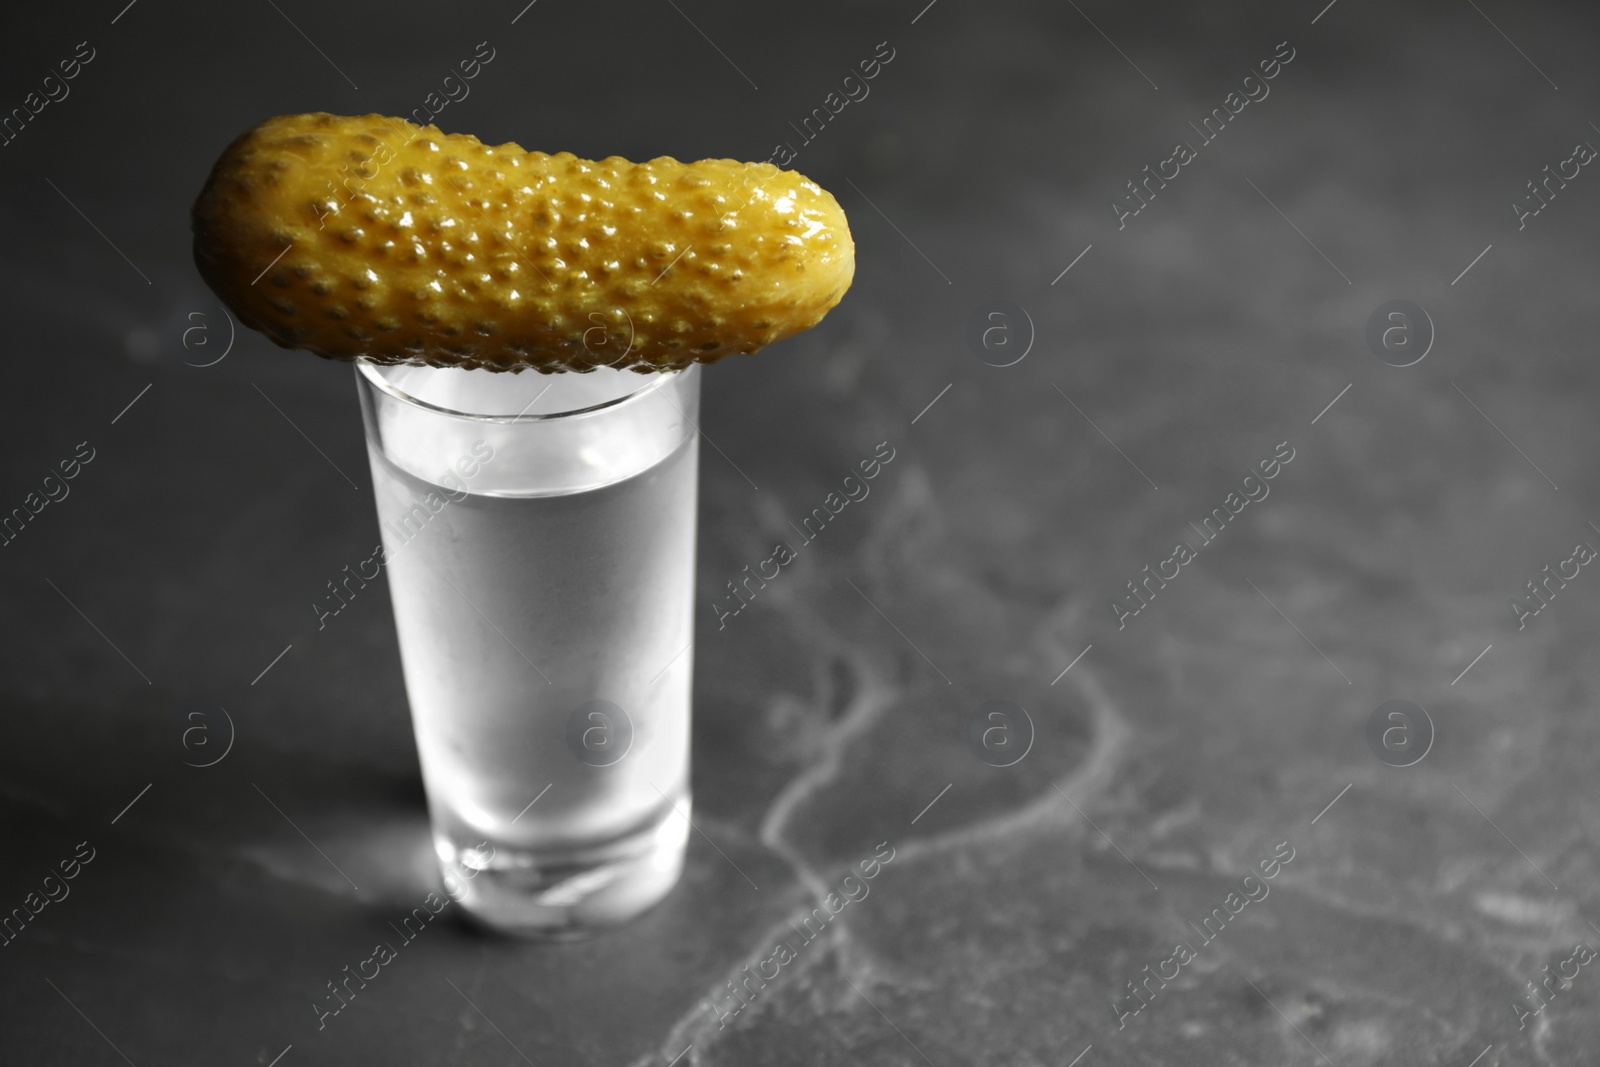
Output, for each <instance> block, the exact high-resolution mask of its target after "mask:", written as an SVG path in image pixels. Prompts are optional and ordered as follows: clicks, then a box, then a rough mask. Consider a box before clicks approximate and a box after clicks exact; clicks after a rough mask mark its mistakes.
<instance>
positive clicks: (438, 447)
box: [356, 362, 700, 936]
mask: <svg viewBox="0 0 1600 1067" xmlns="http://www.w3.org/2000/svg"><path fill="white" fill-rule="evenodd" d="M356 385H357V390H358V392H359V393H360V397H361V411H362V418H363V421H364V423H365V426H366V438H367V452H368V456H369V458H370V460H371V464H372V480H373V486H374V490H375V494H376V497H377V509H378V521H379V524H380V526H381V528H382V537H383V553H382V559H383V562H384V565H385V566H386V567H387V568H388V571H389V590H390V596H391V599H392V600H393V602H394V618H395V629H396V631H397V633H398V636H399V641H400V658H401V664H402V667H403V670H404V674H405V684H406V695H407V698H408V700H409V702H410V705H411V721H412V725H413V728H414V730H415V732H416V739H417V752H418V755H419V757H420V760H421V764H422V775H423V782H424V785H425V786H426V789H427V795H428V808H429V814H430V818H431V824H432V832H433V842H434V848H435V851H436V852H437V853H438V857H439V864H440V867H441V870H442V872H443V875H444V883H445V889H446V890H447V892H449V894H450V896H451V897H452V899H454V900H456V901H457V902H459V903H460V904H462V905H463V906H464V908H465V909H466V910H467V912H468V913H469V914H471V915H473V916H474V917H476V918H477V919H479V920H480V921H481V922H483V923H484V924H486V925H488V926H490V927H493V928H495V929H499V930H504V931H507V932H513V933H524V934H533V935H545V936H560V935H571V934H580V933H583V932H586V931H589V930H593V929H596V928H599V927H604V926H608V925H612V924H615V923H619V922H623V921H625V920H627V919H629V918H631V917H633V916H635V915H637V914H639V913H640V912H642V911H644V910H645V909H647V908H649V907H650V906H651V905H653V904H655V903H656V902H657V901H659V900H660V899H661V898H662V897H664V896H665V895H666V894H667V892H668V891H669V890H670V889H671V888H672V886H673V884H674V883H675V882H676V880H677V878H678V875H679V873H680V871H681V869H682V865H683V853H684V845H685V842H686V840H687V836H688V828H689V825H690V823H689V818H690V803H691V801H690V791H689V724H690V717H689V712H690V704H689V700H690V689H691V680H692V667H693V653H692V650H691V645H692V643H693V623H692V619H691V614H690V609H691V595H692V590H693V586H694V566H695V515H696V501H697V496H698V485H699V476H698V472H699V436H698V433H697V431H696V426H697V424H698V421H697V420H698V410H699V403H700V368H699V367H698V365H696V366H691V367H689V368H688V369H687V370H682V371H674V372H667V373H658V374H651V375H640V374H637V373H632V372H623V371H615V370H610V369H607V368H601V369H597V370H594V371H590V372H587V373H583V374H573V373H568V374H554V375H543V374H538V373H536V372H532V371H528V372H524V373H520V374H509V373H494V372H489V371H484V370H465V369H459V368H444V369H439V368H432V367H419V366H379V365H376V364H372V363H365V362H358V363H357V365H356Z"/></svg>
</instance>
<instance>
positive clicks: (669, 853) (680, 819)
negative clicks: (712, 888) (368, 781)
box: [433, 797, 690, 938]
mask: <svg viewBox="0 0 1600 1067" xmlns="http://www.w3.org/2000/svg"><path fill="white" fill-rule="evenodd" d="M678 803H679V804H680V805H682V810H683V814H680V813H678V812H676V811H674V810H673V809H672V808H671V807H666V808H664V809H663V814H662V817H661V818H660V819H659V820H658V821H657V822H655V823H653V824H651V825H649V826H646V827H644V828H643V829H640V830H637V831H635V832H633V833H631V834H629V835H627V836H626V837H620V838H615V839H613V840H610V841H607V842H604V843H603V844H600V845H594V846H589V847H586V848H583V849H581V850H566V851H562V852H528V851H525V850H519V849H513V848H511V847H510V846H505V845H502V846H493V843H492V842H484V841H483V840H481V839H479V840H477V841H473V842H472V843H470V844H465V843H458V842H455V841H452V840H451V839H450V838H449V837H447V836H442V835H438V834H436V835H435V836H434V842H433V844H434V850H435V851H436V852H437V853H438V854H439V866H440V870H441V871H442V872H443V873H444V883H445V889H446V891H447V892H448V894H449V895H450V897H451V899H452V900H454V901H455V902H456V903H458V904H460V905H461V907H462V908H463V909H464V910H465V911H466V913H467V914H468V915H469V916H470V917H472V918H473V919H475V920H476V921H478V922H479V923H481V924H483V925H484V926H487V927H489V928H490V929H492V930H496V931H498V932H501V933H507V934H516V935H519V936H523V937H537V938H577V937H584V936H586V935H589V934H592V933H598V932H599V931H601V930H604V929H605V928H607V927H611V926H616V925H618V924H620V923H624V922H627V921H628V920H629V919H632V918H634V917H636V916H638V915H640V914H642V913H643V912H645V911H647V910H649V909H650V908H651V907H653V906H654V905H656V904H658V903H659V902H660V901H661V899H662V898H663V897H665V896H666V895H667V894H668V893H669V892H671V890H672V887H673V886H674V885H675V884H677V881H678V875H679V874H680V873H682V871H683V854H684V849H685V846H686V845H687V844H688V838H689V818H690V813H689V806H690V801H689V798H687V797H684V798H682V799H681V800H679V802H678ZM486 844H488V845H490V846H491V847H488V848H485V847H484V846H485V845H486Z"/></svg>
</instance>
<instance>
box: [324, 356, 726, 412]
mask: <svg viewBox="0 0 1600 1067" xmlns="http://www.w3.org/2000/svg"><path fill="white" fill-rule="evenodd" d="M351 362H353V363H354V364H355V366H356V373H357V374H359V375H361V376H362V377H363V378H365V379H366V380H367V381H368V382H370V383H372V384H373V385H374V386H375V387H376V388H378V389H381V390H382V391H383V392H385V393H387V394H389V395H390V396H392V397H394V398H395V399H396V400H399V401H400V402H401V403H404V404H409V405H411V406H412V407H415V408H420V409H422V410H424V411H428V412H431V413H433V414H435V415H445V416H448V417H450V418H455V419H469V420H472V421H475V422H495V423H506V424H516V423H525V422H554V421H555V420H557V419H571V418H576V417H577V416H580V415H592V414H594V413H596V412H600V411H608V410H611V409H613V408H619V407H622V406H623V405H624V404H628V403H631V402H632V401H634V400H637V399H639V398H641V397H644V396H647V395H649V394H650V393H652V392H654V391H655V390H657V389H660V388H662V387H663V386H664V385H665V384H666V383H667V382H670V381H672V380H673V379H674V378H676V377H677V376H678V375H680V374H683V373H684V372H685V371H688V370H690V369H691V368H694V367H697V366H699V364H698V363H691V364H689V366H687V367H673V368H671V369H668V370H658V371H652V372H650V373H649V375H648V377H649V379H650V380H649V381H647V382H645V384H644V385H641V386H640V387H639V388H637V389H634V390H632V391H631V392H627V393H623V394H622V395H621V396H617V397H612V398H611V399H610V400H604V401H601V402H600V403H598V404H590V405H589V406H588V407H582V408H572V409H571V410H568V411H551V412H546V413H544V414H539V415H526V414H523V415H485V414H483V413H482V412H475V411H458V410H456V409H455V408H447V407H444V406H442V405H440V404H431V403H429V402H428V401H426V400H422V399H420V398H418V397H414V396H412V395H411V394H410V393H408V392H406V391H405V390H403V389H400V388H399V387H397V386H396V385H395V384H394V383H393V382H390V381H389V380H388V379H387V378H385V377H384V376H383V375H382V374H381V373H379V371H380V370H381V369H382V368H383V367H389V366H407V365H409V364H392V363H375V362H373V361H372V360H369V359H365V358H362V357H357V358H356V359H354V360H352V361H351ZM429 369H430V370H469V369H477V368H464V367H430V368H429ZM485 373H490V374H494V373H500V374H504V373H507V372H506V371H499V372H496V371H487V372H485ZM522 373H524V374H528V373H534V374H537V373H539V372H538V371H534V370H532V369H531V368H530V369H529V370H526V371H523V372H522ZM560 373H563V374H572V373H575V372H573V371H562V372H560ZM554 376H555V375H550V377H554ZM641 377H644V376H643V375H641ZM554 384H555V383H554V382H552V383H551V385H554ZM546 388H547V389H548V388H549V387H548V386H546ZM539 395H540V396H543V395H544V393H543V392H541V393H540V394H539ZM537 401H538V397H535V398H534V399H533V400H532V401H530V402H529V404H528V406H529V407H532V406H533V404H534V403H536V402H537ZM523 410H524V411H526V410H527V409H526V408H524V409H523Z"/></svg>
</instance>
